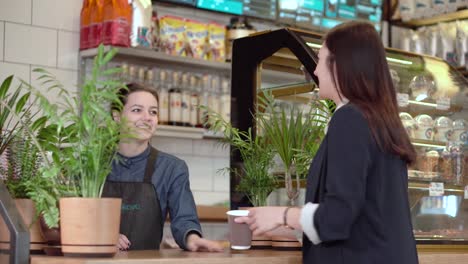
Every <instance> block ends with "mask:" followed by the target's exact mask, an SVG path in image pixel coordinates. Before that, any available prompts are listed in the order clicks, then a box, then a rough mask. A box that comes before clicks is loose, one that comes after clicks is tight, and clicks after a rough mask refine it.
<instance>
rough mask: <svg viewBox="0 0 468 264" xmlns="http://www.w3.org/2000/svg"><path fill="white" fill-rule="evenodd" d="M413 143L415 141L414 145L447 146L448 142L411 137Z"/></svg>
mask: <svg viewBox="0 0 468 264" xmlns="http://www.w3.org/2000/svg"><path fill="white" fill-rule="evenodd" d="M411 143H413V145H415V146H421V147H433V148H445V147H446V146H447V142H442V141H434V140H424V139H415V138H411Z"/></svg>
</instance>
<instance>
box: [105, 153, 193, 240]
mask: <svg viewBox="0 0 468 264" xmlns="http://www.w3.org/2000/svg"><path fill="white" fill-rule="evenodd" d="M149 154H150V148H149V147H148V148H147V149H146V150H145V151H144V152H143V153H141V154H139V155H137V156H134V157H130V158H129V157H125V156H123V155H121V154H119V153H118V154H117V156H118V158H117V159H116V160H114V162H113V163H112V172H111V173H110V174H109V176H108V179H109V180H112V181H120V182H142V181H143V178H144V174H145V168H146V163H147V160H148V157H149ZM151 182H152V183H153V186H154V188H155V190H156V193H157V195H158V198H159V202H160V205H161V212H162V216H163V219H166V218H167V213H169V216H170V219H171V231H172V235H173V236H174V239H175V241H176V242H177V244H178V245H179V247H181V248H183V249H187V246H186V238H187V235H188V234H189V233H191V232H196V233H198V234H199V235H200V236H202V232H201V226H200V223H199V221H198V216H197V210H196V206H195V201H194V199H193V195H192V191H191V190H190V183H189V173H188V168H187V164H186V163H185V161H183V160H181V159H179V158H177V157H175V156H172V155H170V154H167V153H164V152H161V151H158V157H157V159H156V164H155V171H154V173H153V176H152V179H151ZM148 224H150V223H148Z"/></svg>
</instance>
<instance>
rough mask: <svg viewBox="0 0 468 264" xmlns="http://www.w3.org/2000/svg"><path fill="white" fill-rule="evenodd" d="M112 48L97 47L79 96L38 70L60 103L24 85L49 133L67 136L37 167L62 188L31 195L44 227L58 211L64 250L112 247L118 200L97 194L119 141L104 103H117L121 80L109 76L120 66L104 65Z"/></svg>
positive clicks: (97, 251) (109, 251)
mask: <svg viewBox="0 0 468 264" xmlns="http://www.w3.org/2000/svg"><path fill="white" fill-rule="evenodd" d="M116 52H117V50H115V49H112V50H110V51H109V52H107V53H105V52H104V47H103V46H100V47H99V48H98V54H97V56H96V57H95V59H94V64H93V69H92V72H91V75H90V76H89V77H88V78H86V80H85V81H84V82H83V84H82V86H81V87H80V93H79V96H78V95H77V94H75V95H73V94H70V92H69V91H67V89H65V88H64V87H63V86H62V85H61V84H60V83H59V82H58V81H57V80H56V79H55V77H54V76H52V75H51V74H50V73H49V72H47V71H45V70H43V69H36V70H34V71H35V72H37V73H39V74H40V77H39V78H38V80H39V81H40V84H41V85H42V86H44V88H46V89H48V90H56V91H57V94H59V97H60V99H61V100H59V103H56V104H52V103H50V102H49V101H48V100H47V98H46V97H45V96H44V95H42V94H41V93H40V92H39V90H38V89H36V88H33V87H31V86H29V88H30V90H31V91H32V92H33V94H34V95H35V97H36V98H37V102H38V105H39V106H40V108H41V109H42V110H43V113H44V115H45V116H47V118H48V121H49V122H50V123H51V124H53V126H52V127H51V129H49V131H48V135H49V137H50V138H54V139H63V138H66V139H68V143H69V144H68V145H66V146H63V145H61V144H60V143H61V141H60V140H58V141H54V143H56V144H50V145H49V146H48V149H49V150H50V153H51V155H50V156H51V158H50V162H49V163H48V164H45V165H44V167H43V168H41V170H42V174H41V177H42V179H45V180H47V179H51V180H52V182H55V183H57V184H59V185H60V186H62V188H60V189H58V190H59V192H58V193H57V194H56V195H55V194H54V195H52V196H44V195H38V196H36V197H33V199H35V201H36V203H38V204H40V205H44V207H41V208H40V209H41V213H42V214H43V215H44V219H45V220H46V223H47V225H48V226H50V227H56V226H58V224H59V216H60V234H61V242H62V252H63V253H64V254H65V255H94V256H112V255H114V254H115V253H116V250H117V247H116V246H115V245H116V243H117V241H118V235H119V225H120V207H121V199H116V198H101V194H102V190H103V187H104V183H105V180H106V177H107V175H108V174H109V173H110V171H111V162H112V160H113V159H114V156H115V153H116V149H117V145H118V140H119V125H118V123H117V122H115V121H114V120H113V119H112V116H111V115H110V113H109V109H108V107H109V105H110V104H112V103H114V104H116V105H120V104H121V103H120V100H119V98H118V93H117V91H118V90H119V89H120V88H122V87H123V86H124V84H123V83H121V82H120V81H115V80H113V79H112V78H113V77H114V76H115V74H116V73H117V72H118V71H119V69H116V68H111V69H107V68H106V65H107V63H108V62H109V61H110V60H111V59H112V57H113V56H114V55H115V53H116ZM56 190H57V189H56ZM37 191H38V192H42V191H44V192H45V193H47V192H48V190H47V189H44V190H37ZM57 199H59V201H57ZM58 204H59V206H57V205H58ZM58 209H59V211H58ZM58 212H59V213H58ZM85 212H86V213H85Z"/></svg>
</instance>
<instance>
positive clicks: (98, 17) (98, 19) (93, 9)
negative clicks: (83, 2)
mask: <svg viewBox="0 0 468 264" xmlns="http://www.w3.org/2000/svg"><path fill="white" fill-rule="evenodd" d="M103 7H104V0H94V3H93V4H91V5H90V6H89V8H90V13H89V16H90V28H89V35H88V36H89V47H90V48H95V47H97V46H98V45H99V44H100V43H101V40H102V13H103V12H102V10H103Z"/></svg>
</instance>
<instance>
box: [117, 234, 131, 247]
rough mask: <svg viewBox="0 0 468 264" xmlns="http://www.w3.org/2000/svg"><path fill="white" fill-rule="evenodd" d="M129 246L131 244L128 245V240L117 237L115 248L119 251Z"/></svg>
mask: <svg viewBox="0 0 468 264" xmlns="http://www.w3.org/2000/svg"><path fill="white" fill-rule="evenodd" d="M131 244H132V243H130V240H128V238H127V237H126V236H125V235H122V234H120V235H119V242H117V248H118V249H119V250H127V249H128V248H129V247H130V245H131Z"/></svg>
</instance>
